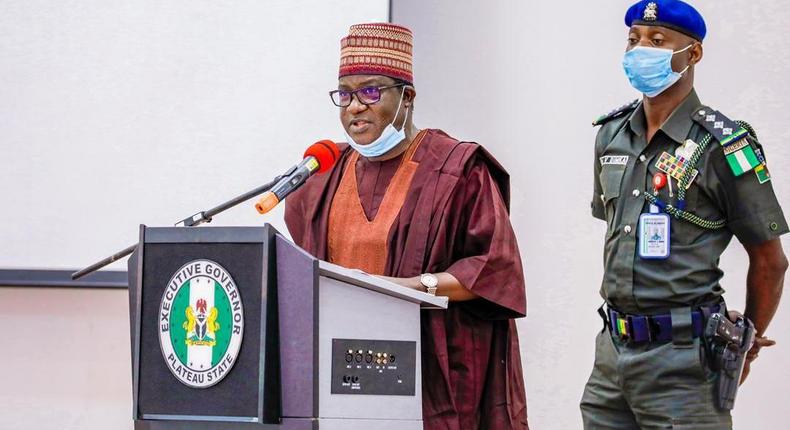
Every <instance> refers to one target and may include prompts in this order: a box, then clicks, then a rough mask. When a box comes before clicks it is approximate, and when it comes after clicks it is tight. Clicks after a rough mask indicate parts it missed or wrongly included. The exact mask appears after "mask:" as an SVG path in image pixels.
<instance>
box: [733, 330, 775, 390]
mask: <svg viewBox="0 0 790 430" xmlns="http://www.w3.org/2000/svg"><path fill="white" fill-rule="evenodd" d="M774 345H776V341H775V340H771V339H768V338H767V337H764V336H760V337H755V338H754V345H752V348H751V349H750V350H749V352H747V353H746V363H744V365H743V373H741V382H740V383H741V384H743V381H745V380H746V377H747V376H749V371H750V370H751V364H752V361H754V360H755V359H757V356H758V355H759V353H760V348H762V347H764V346H774Z"/></svg>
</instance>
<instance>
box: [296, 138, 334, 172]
mask: <svg viewBox="0 0 790 430" xmlns="http://www.w3.org/2000/svg"><path fill="white" fill-rule="evenodd" d="M307 157H315V159H316V161H318V173H324V172H326V171H327V170H329V169H331V168H332V166H334V165H335V162H337V159H338V158H340V150H339V149H337V145H336V144H335V142H332V141H331V140H319V141H318V142H316V143H314V144H312V145H310V147H309V148H307V151H305V152H304V158H307Z"/></svg>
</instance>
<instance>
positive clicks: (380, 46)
mask: <svg viewBox="0 0 790 430" xmlns="http://www.w3.org/2000/svg"><path fill="white" fill-rule="evenodd" d="M348 75H382V76H389V77H391V78H394V79H400V80H403V81H406V82H408V83H410V84H411V83H414V77H413V76H412V34H411V30H409V29H408V28H406V27H403V26H400V25H395V24H389V23H372V24H356V25H352V26H351V28H349V31H348V36H346V37H344V38H343V39H342V40H341V41H340V74H339V76H338V77H339V78H342V77H343V76H348Z"/></svg>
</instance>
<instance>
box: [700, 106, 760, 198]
mask: <svg viewBox="0 0 790 430" xmlns="http://www.w3.org/2000/svg"><path fill="white" fill-rule="evenodd" d="M691 118H692V119H693V120H694V121H695V122H696V123H697V124H699V125H701V126H702V128H704V129H705V130H707V132H708V133H710V134H711V136H713V138H714V139H716V140H717V141H718V142H719V145H720V146H721V148H722V150H723V151H724V156H725V157H726V158H727V163H728V164H729V165H730V169H731V170H732V173H733V174H734V175H735V176H741V175H743V174H744V173H746V172H748V171H750V170H754V171H755V174H756V175H757V178H758V179H759V180H760V183H764V182H768V181H769V180H770V175H769V174H768V169H766V167H765V159H764V158H763V156H762V153H761V152H760V150H759V148H757V147H756V146H754V145H753V144H752V143H751V142H750V141H749V139H747V138H746V136H749V130H751V126H750V125H749V124H747V123H745V122H741V123H738V122H736V121H733V120H731V119H729V118H727V117H726V116H724V114H722V113H721V112H719V111H717V110H714V109H711V108H709V107H707V106H702V107H701V108H699V109H698V110H697V111H696V112H694V113H693V114H692V115H691ZM753 137H754V136H753Z"/></svg>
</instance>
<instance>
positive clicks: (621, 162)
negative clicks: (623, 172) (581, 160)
mask: <svg viewBox="0 0 790 430" xmlns="http://www.w3.org/2000/svg"><path fill="white" fill-rule="evenodd" d="M599 161H600V162H601V166H605V165H607V164H614V165H618V166H625V165H626V164H628V156H627V155H604V156H603V157H601V158H599Z"/></svg>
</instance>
